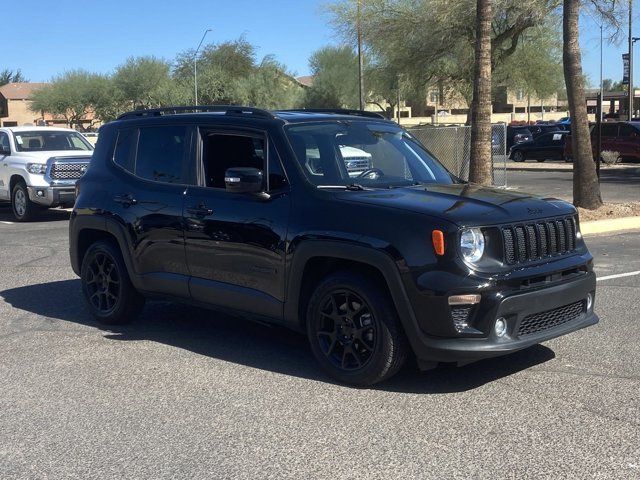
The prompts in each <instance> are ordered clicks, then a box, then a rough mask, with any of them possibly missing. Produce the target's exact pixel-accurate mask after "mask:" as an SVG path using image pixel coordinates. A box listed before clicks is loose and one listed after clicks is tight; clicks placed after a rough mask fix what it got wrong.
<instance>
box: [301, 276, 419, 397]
mask: <svg viewBox="0 0 640 480" xmlns="http://www.w3.org/2000/svg"><path fill="white" fill-rule="evenodd" d="M307 336H308V338H309V344H310V346H311V351H312V352H313V355H314V356H315V358H316V360H317V361H318V363H319V364H320V366H321V367H322V368H323V369H324V370H325V371H326V372H327V374H329V375H330V376H331V377H333V378H335V379H336V380H338V381H340V382H343V383H348V384H351V385H355V386H359V387H366V386H369V385H373V384H374V383H377V382H380V381H382V380H385V379H387V378H389V377H391V376H392V375H394V374H395V373H396V372H397V371H398V370H399V369H400V367H402V364H403V363H404V361H405V359H406V357H407V355H408V351H409V347H408V343H407V339H406V337H405V335H404V331H403V330H402V327H401V326H400V321H399V318H398V314H397V312H396V309H395V306H394V305H393V301H392V300H391V297H390V295H389V292H388V290H387V289H386V285H384V284H382V282H378V281H375V280H372V279H371V278H369V277H368V276H365V275H363V274H360V273H354V272H349V271H339V272H335V273H332V274H330V275H328V276H327V277H325V278H324V279H322V280H321V281H320V282H319V284H318V285H317V286H316V287H315V290H314V292H313V294H312V295H311V298H310V299H309V303H308V306H307Z"/></svg>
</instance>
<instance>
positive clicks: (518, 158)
mask: <svg viewBox="0 0 640 480" xmlns="http://www.w3.org/2000/svg"><path fill="white" fill-rule="evenodd" d="M513 161H514V162H524V161H525V156H524V153H523V152H522V151H520V150H516V151H515V152H513Z"/></svg>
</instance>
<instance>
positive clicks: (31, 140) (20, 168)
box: [0, 127, 93, 222]
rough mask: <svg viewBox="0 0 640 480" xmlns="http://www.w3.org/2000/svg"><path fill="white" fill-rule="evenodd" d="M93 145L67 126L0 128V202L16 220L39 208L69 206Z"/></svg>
mask: <svg viewBox="0 0 640 480" xmlns="http://www.w3.org/2000/svg"><path fill="white" fill-rule="evenodd" d="M92 153H93V146H92V145H91V144H90V143H89V142H88V141H87V140H86V139H85V138H84V137H83V136H82V135H81V134H80V133H78V132H76V131H75V130H71V129H67V128H52V127H7V128H0V201H9V202H11V206H12V207H13V208H12V210H13V215H14V217H15V219H16V220H18V221H21V222H23V221H28V220H30V219H32V218H33V216H34V215H35V214H36V213H37V212H38V210H39V209H41V208H49V207H58V206H68V207H70V206H72V205H73V202H74V200H75V184H76V180H78V179H79V178H80V177H81V176H82V175H83V174H84V172H85V171H86V170H87V167H88V165H89V160H90V159H91V154H92Z"/></svg>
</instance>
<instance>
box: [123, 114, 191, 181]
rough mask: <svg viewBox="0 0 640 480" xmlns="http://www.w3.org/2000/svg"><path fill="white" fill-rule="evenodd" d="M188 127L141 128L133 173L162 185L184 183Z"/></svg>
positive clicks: (186, 169)
mask: <svg viewBox="0 0 640 480" xmlns="http://www.w3.org/2000/svg"><path fill="white" fill-rule="evenodd" d="M187 138H188V137H187V127H185V126H180V125H176V126H173V125H172V126H162V127H144V128H141V129H140V133H139V138H138V152H137V155H136V161H135V173H136V175H137V176H139V177H141V178H145V179H147V180H153V181H154V182H163V183H187V181H186V177H187V175H186V174H185V172H187V171H188V166H187V165H186V161H185V160H186V158H187V157H188V149H189V146H188V142H187Z"/></svg>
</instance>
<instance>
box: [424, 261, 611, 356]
mask: <svg viewBox="0 0 640 480" xmlns="http://www.w3.org/2000/svg"><path fill="white" fill-rule="evenodd" d="M595 289H596V277H595V274H594V273H593V272H592V271H590V272H587V273H585V274H584V275H582V276H581V277H579V278H577V279H572V280H570V281H567V282H564V283H560V284H557V285H554V286H549V287H545V288H539V289H536V290H532V291H528V292H524V293H513V294H509V293H505V294H500V293H498V294H497V295H492V297H493V299H494V300H493V302H495V304H494V305H492V306H491V308H489V309H485V310H483V311H484V312H485V317H487V318H485V319H484V320H485V321H490V322H491V323H493V322H494V321H495V319H497V318H500V317H503V318H505V319H506V320H507V333H506V334H505V335H504V336H503V337H501V338H498V337H497V336H496V335H495V333H494V332H493V329H491V330H490V331H489V333H487V334H485V335H483V336H482V337H458V338H442V337H434V336H429V335H425V334H424V333H422V332H418V333H417V338H413V339H412V340H413V341H412V346H413V348H414V351H415V353H416V357H417V358H418V362H419V364H420V365H421V366H423V367H428V366H432V364H433V363H434V362H451V363H457V364H459V365H463V364H466V363H470V362H473V361H476V360H480V359H483V358H489V357H495V356H499V355H505V354H508V353H512V352H515V351H518V350H522V349H524V348H527V347H530V346H532V345H535V344H538V343H540V342H544V341H546V340H550V339H552V338H555V337H559V336H561V335H565V334H567V333H570V332H573V331H576V330H579V329H581V328H585V327H588V326H590V325H594V324H596V323H598V321H599V319H598V316H597V315H596V314H595V313H594V311H593V304H592V306H591V308H590V309H589V310H587V306H586V303H587V302H586V298H587V295H588V294H589V293H590V294H591V295H592V296H593V299H594V300H595ZM493 302H492V303H493ZM578 302H582V310H581V312H580V313H579V314H577V315H574V316H571V317H567V318H569V319H568V320H566V321H561V322H560V323H558V324H555V326H551V327H549V328H546V329H542V330H540V331H536V332H535V333H528V334H520V333H519V329H520V326H521V324H522V322H523V320H524V319H525V318H526V317H528V316H531V315H535V314H541V313H545V312H551V311H555V310H556V309H560V308H561V307H566V306H569V305H575V304H577V303H578ZM488 317H490V318H488Z"/></svg>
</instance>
